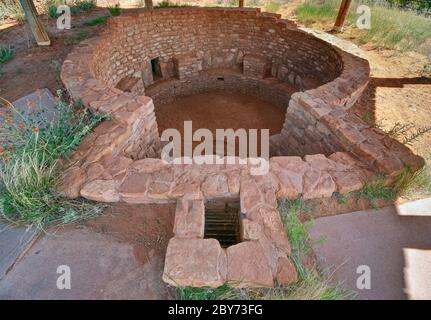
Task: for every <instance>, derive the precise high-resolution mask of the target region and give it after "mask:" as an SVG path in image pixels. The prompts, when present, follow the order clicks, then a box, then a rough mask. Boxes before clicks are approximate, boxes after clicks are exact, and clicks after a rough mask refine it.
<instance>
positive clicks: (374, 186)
mask: <svg viewBox="0 0 431 320" xmlns="http://www.w3.org/2000/svg"><path fill="white" fill-rule="evenodd" d="M358 194H359V196H363V197H364V198H365V199H367V200H369V201H370V204H371V206H372V207H373V208H377V201H378V200H385V201H389V200H394V199H395V197H396V193H395V192H394V190H393V188H391V187H389V186H387V185H386V183H385V180H384V179H383V178H377V179H376V180H374V181H373V182H370V183H369V184H367V185H366V186H365V187H363V188H362V190H360V191H358Z"/></svg>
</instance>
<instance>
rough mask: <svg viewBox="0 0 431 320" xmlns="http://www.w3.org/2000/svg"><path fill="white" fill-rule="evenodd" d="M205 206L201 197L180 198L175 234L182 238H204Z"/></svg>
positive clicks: (176, 212)
mask: <svg viewBox="0 0 431 320" xmlns="http://www.w3.org/2000/svg"><path fill="white" fill-rule="evenodd" d="M204 229H205V206H204V202H203V200H201V199H179V200H178V201H177V208H176V210H175V223H174V234H175V236H176V237H180V238H203V237H204Z"/></svg>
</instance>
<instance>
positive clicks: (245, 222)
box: [241, 219, 262, 240]
mask: <svg viewBox="0 0 431 320" xmlns="http://www.w3.org/2000/svg"><path fill="white" fill-rule="evenodd" d="M241 221H242V239H243V240H259V238H260V237H261V236H262V227H261V225H260V224H259V223H257V222H254V221H251V220H250V219H242V220H241Z"/></svg>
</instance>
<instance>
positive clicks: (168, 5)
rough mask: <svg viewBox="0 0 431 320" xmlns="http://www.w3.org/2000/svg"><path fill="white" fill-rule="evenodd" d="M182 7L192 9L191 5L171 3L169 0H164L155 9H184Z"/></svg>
mask: <svg viewBox="0 0 431 320" xmlns="http://www.w3.org/2000/svg"><path fill="white" fill-rule="evenodd" d="M182 7H190V5H188V4H179V3H175V2H170V1H169V0H163V1H161V2H159V4H157V6H156V7H155V8H156V9H157V8H182Z"/></svg>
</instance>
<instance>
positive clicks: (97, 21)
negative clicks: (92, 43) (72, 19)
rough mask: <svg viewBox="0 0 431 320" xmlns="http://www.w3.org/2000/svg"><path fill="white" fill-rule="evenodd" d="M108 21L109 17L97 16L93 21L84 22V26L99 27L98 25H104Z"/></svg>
mask: <svg viewBox="0 0 431 320" xmlns="http://www.w3.org/2000/svg"><path fill="white" fill-rule="evenodd" d="M107 20H108V16H97V17H95V18H93V19H88V20H84V21H83V22H82V24H83V25H85V26H89V27H93V26H97V25H98V24H104V23H106V21H107Z"/></svg>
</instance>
